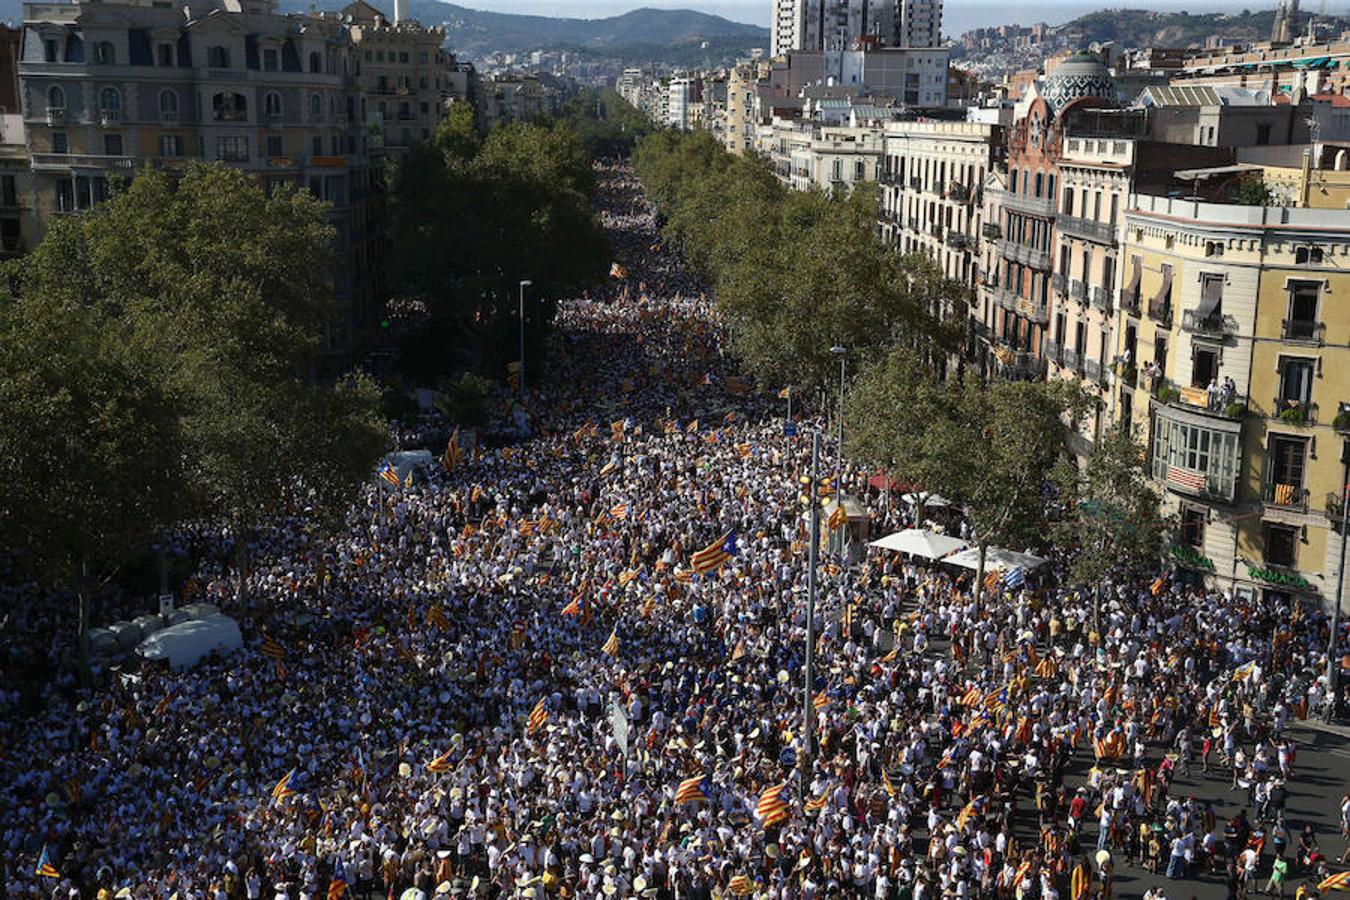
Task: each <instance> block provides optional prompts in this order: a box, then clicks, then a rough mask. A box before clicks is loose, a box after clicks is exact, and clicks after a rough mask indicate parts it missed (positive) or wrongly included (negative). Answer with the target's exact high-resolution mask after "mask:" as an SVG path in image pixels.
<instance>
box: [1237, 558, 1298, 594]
mask: <svg viewBox="0 0 1350 900" xmlns="http://www.w3.org/2000/svg"><path fill="white" fill-rule="evenodd" d="M1247 577H1248V578H1252V579H1255V580H1256V581H1264V582H1266V583H1267V584H1278V585H1282V586H1284V587H1295V588H1306V587H1310V585H1309V584H1308V579H1306V578H1304V577H1303V576H1302V575H1298V574H1296V573H1294V572H1280V571H1278V570H1276V569H1263V568H1261V567H1259V566H1254V565H1252V564H1251V563H1248V564H1247Z"/></svg>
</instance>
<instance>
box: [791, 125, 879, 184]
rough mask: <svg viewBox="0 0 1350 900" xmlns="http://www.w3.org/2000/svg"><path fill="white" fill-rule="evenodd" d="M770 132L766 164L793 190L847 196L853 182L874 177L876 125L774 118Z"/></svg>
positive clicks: (876, 161)
mask: <svg viewBox="0 0 1350 900" xmlns="http://www.w3.org/2000/svg"><path fill="white" fill-rule="evenodd" d="M772 134H773V136H772V138H771V139H770V142H769V146H770V150H769V154H768V155H769V161H770V164H771V165H772V166H773V169H774V172H775V173H776V174H777V175H778V178H779V180H780V181H782V182H783V183H784V184H786V185H788V186H789V187H791V188H792V189H793V190H797V191H807V190H811V189H812V188H819V189H820V190H822V191H825V192H826V193H830V194H840V195H847V194H848V193H850V192H852V190H853V188H854V187H855V186H856V185H858V184H861V183H862V182H871V181H876V180H877V177H878V172H879V167H880V164H881V155H882V137H881V131H880V129H878V128H874V127H871V126H864V127H858V128H854V127H850V126H847V125H819V124H816V123H812V122H801V121H793V120H783V119H775V120H774V121H773V124H772Z"/></svg>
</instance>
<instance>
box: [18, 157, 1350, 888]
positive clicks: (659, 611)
mask: <svg viewBox="0 0 1350 900" xmlns="http://www.w3.org/2000/svg"><path fill="white" fill-rule="evenodd" d="M598 175H599V177H600V179H601V187H600V190H599V192H598V198H599V199H598V202H599V203H600V206H601V211H602V214H603V219H604V224H605V226H606V228H607V229H608V230H609V231H610V235H611V237H612V239H613V242H614V246H615V257H616V267H615V271H614V273H613V274H614V276H615V277H613V278H612V279H611V281H610V283H609V284H608V285H607V286H605V287H604V288H603V289H601V290H598V291H595V292H592V293H591V294H589V295H587V296H584V297H580V298H575V299H572V300H569V301H567V302H565V303H563V304H562V306H561V309H560V312H559V322H558V326H559V327H558V330H557V332H556V333H555V337H554V339H553V343H552V347H551V350H550V353H549V357H548V359H547V360H546V361H543V360H541V361H540V362H539V365H540V366H542V367H543V369H544V371H546V372H547V379H546V381H545V382H544V384H543V386H542V387H540V388H538V389H536V390H535V391H533V393H532V396H531V397H530V400H529V408H528V416H527V417H525V418H527V424H528V427H529V430H530V433H529V436H528V437H522V436H520V435H518V434H513V432H512V428H513V427H514V424H513V423H514V422H515V421H516V420H515V418H514V417H512V416H509V415H506V414H502V415H500V416H499V419H500V421H501V423H502V424H501V425H500V426H498V427H496V428H492V429H488V430H487V431H486V433H485V434H484V439H483V441H482V443H481V445H480V446H478V447H472V446H470V442H468V441H467V435H465V434H461V433H459V432H456V431H455V430H454V428H453V423H450V422H448V421H445V420H443V419H439V418H435V417H433V418H430V419H425V420H422V421H419V422H417V423H407V424H406V426H405V427H404V430H403V431H402V432H401V433H400V435H399V439H400V443H401V449H403V450H413V449H418V448H424V447H425V448H429V449H431V450H432V451H433V453H434V454H435V456H436V459H435V460H434V462H432V463H431V464H427V465H421V466H417V467H415V468H414V469H413V470H412V474H411V476H410V477H405V478H401V479H399V480H400V485H399V486H398V487H394V486H393V485H391V484H386V483H383V482H376V481H374V480H373V481H372V483H371V485H370V486H369V488H368V489H367V490H366V492H365V495H364V499H363V502H362V504H361V505H359V506H358V507H357V508H354V509H352V510H351V512H350V515H349V516H348V518H347V520H346V522H345V524H343V525H342V526H341V527H340V528H338V529H337V530H336V533H331V532H324V531H321V530H319V529H318V528H316V527H315V525H316V523H314V522H312V521H310V520H309V519H308V518H307V517H306V514H305V511H304V510H303V509H300V508H296V509H294V510H292V511H291V512H290V513H289V514H288V515H287V516H286V517H284V518H282V519H281V520H280V521H278V522H276V523H275V524H274V526H272V527H270V528H269V529H267V530H266V531H265V532H264V533H263V535H262V537H261V539H260V542H259V545H258V546H257V547H256V548H255V550H254V554H253V559H252V566H251V569H250V574H249V578H248V583H247V585H246V587H247V590H246V591H245V595H244V596H245V599H244V600H243V601H242V602H243V604H244V605H243V606H241V605H240V602H241V601H239V600H238V599H236V585H235V584H234V582H233V580H232V578H231V577H229V575H228V573H227V572H226V570H225V569H224V564H223V563H222V562H206V563H203V564H202V568H201V570H200V571H198V573H197V574H196V576H195V578H194V582H193V584H194V591H193V593H192V595H191V596H190V597H189V598H187V599H188V600H195V601H199V602H207V603H211V604H214V605H216V606H218V607H220V608H221V609H222V611H224V612H226V613H228V614H229V615H231V616H234V617H236V618H237V619H238V620H239V622H240V624H241V627H242V630H243V635H244V649H243V650H242V651H240V652H237V653H234V654H232V655H230V656H228V657H226V658H224V659H221V660H214V661H208V662H205V663H203V664H201V665H199V666H196V667H194V668H190V669H187V670H185V671H181V672H170V671H167V670H152V671H146V672H142V673H139V674H128V675H126V676H125V677H114V678H113V679H112V681H113V686H112V687H111V689H110V690H109V691H107V692H104V693H100V694H96V695H88V698H87V699H79V695H78V694H77V693H76V692H75V691H73V690H64V691H61V692H53V693H52V694H51V696H50V698H49V705H48V707H47V709H46V711H45V712H44V713H43V714H42V715H41V716H39V717H37V718H36V719H33V718H26V717H19V716H17V715H12V716H7V718H6V720H5V721H4V723H3V724H4V729H3V739H2V740H3V754H0V800H3V803H4V808H5V810H6V812H5V814H4V816H3V825H0V835H2V836H3V840H4V842H5V847H6V850H7V851H8V852H7V853H6V854H5V858H4V863H3V865H4V866H5V867H6V874H5V881H6V883H7V884H8V886H9V894H10V896H14V897H38V896H42V897H56V896H62V897H69V898H75V897H77V896H79V892H78V891H77V890H73V889H72V888H73V887H74V886H75V885H77V884H78V885H86V886H87V885H93V884H96V885H98V887H99V890H98V897H99V900H103V898H105V897H108V898H112V897H126V896H132V897H138V898H139V897H143V898H152V897H153V898H159V900H227V898H229V900H234V898H247V900H253V898H260V897H263V896H273V897H275V898H277V900H283V898H285V900H296V898H298V900H313V898H316V897H320V896H341V895H342V892H343V888H344V887H345V888H346V889H347V890H349V891H351V892H352V893H354V894H355V895H356V896H358V897H373V896H380V897H390V898H399V897H405V898H408V900H413V898H422V897H425V898H428V900H431V898H434V896H435V895H437V894H442V895H449V896H454V897H467V896H479V897H545V896H548V897H578V898H580V897H584V898H607V897H660V898H674V897H680V898H711V897H723V896H732V895H736V896H759V897H772V898H802V900H812V898H819V897H874V898H911V900H933V898H937V897H943V898H946V897H952V898H970V897H999V898H1018V900H1032V898H1047V900H1049V898H1056V897H1059V896H1065V897H1071V898H1072V900H1084V898H1087V897H1091V896H1102V897H1141V896H1144V895H1145V894H1146V892H1147V893H1148V894H1149V895H1150V896H1151V897H1153V898H1160V897H1164V896H1166V897H1171V898H1174V900H1185V898H1188V897H1192V896H1194V897H1206V898H1208V897H1220V896H1224V897H1228V896H1237V895H1238V894H1239V893H1240V892H1245V893H1254V892H1257V891H1259V890H1262V889H1264V888H1265V885H1266V880H1267V878H1268V877H1269V876H1270V873H1271V870H1272V866H1276V865H1278V866H1279V867H1284V866H1285V865H1286V862H1285V861H1287V863H1288V875H1287V878H1286V880H1285V886H1284V888H1283V890H1284V892H1285V893H1288V894H1291V895H1292V894H1293V893H1294V890H1295V888H1296V887H1297V886H1298V885H1300V884H1302V883H1304V882H1305V881H1307V880H1308V879H1310V878H1311V879H1312V881H1313V883H1316V882H1319V881H1321V880H1323V879H1324V878H1326V877H1328V876H1330V875H1331V874H1333V873H1335V872H1337V871H1340V870H1341V869H1342V866H1341V865H1340V864H1339V860H1340V857H1341V854H1342V852H1343V850H1344V849H1345V841H1344V839H1343V838H1342V821H1343V809H1344V808H1345V805H1344V804H1345V800H1344V799H1343V798H1344V795H1345V784H1344V782H1345V778H1344V776H1345V773H1346V771H1347V768H1348V766H1347V764H1348V763H1350V759H1347V752H1350V751H1348V750H1347V747H1350V745H1348V744H1347V743H1346V741H1345V739H1344V737H1343V736H1342V735H1340V734H1338V733H1336V732H1335V731H1331V730H1320V729H1313V728H1311V727H1309V725H1308V724H1306V723H1304V722H1301V721H1300V720H1301V719H1302V718H1303V717H1305V716H1308V715H1317V714H1319V713H1320V706H1321V704H1322V699H1323V688H1322V686H1321V684H1320V682H1319V681H1318V678H1319V677H1320V674H1321V671H1322V670H1321V667H1322V666H1323V665H1324V663H1325V657H1324V653H1323V650H1322V648H1323V647H1324V645H1325V640H1326V637H1325V636H1326V629H1327V622H1326V619H1325V617H1324V615H1323V614H1322V613H1321V612H1320V611H1318V610H1315V609H1312V608H1306V609H1305V608H1302V607H1294V606H1289V605H1287V601H1280V600H1277V599H1265V598H1256V599H1252V600H1243V601H1237V600H1232V599H1228V598H1224V597H1222V596H1220V595H1206V594H1205V593H1203V592H1201V591H1197V590H1196V589H1194V588H1192V587H1188V586H1186V585H1183V584H1181V583H1177V582H1174V581H1172V580H1170V579H1168V578H1165V577H1160V578H1158V579H1157V580H1150V581H1145V582H1142V583H1130V584H1115V583H1111V584H1107V585H1104V590H1103V593H1104V599H1103V601H1102V603H1101V609H1100V618H1099V621H1098V622H1094V620H1096V619H1097V616H1096V614H1095V611H1094V602H1093V598H1091V597H1088V596H1085V595H1082V594H1079V593H1074V592H1073V591H1070V590H1068V589H1066V588H1063V587H1061V586H1060V585H1061V582H1060V580H1059V574H1060V573H1061V572H1062V570H1063V565H1064V560H1063V558H1062V557H1060V556H1059V555H1057V554H1053V553H1052V554H1050V558H1049V560H1048V562H1046V564H1045V565H1044V566H1042V567H1041V568H1039V569H1037V570H1036V571H1035V572H1030V571H1023V570H1021V569H1018V570H1015V572H1014V571H1009V572H1007V573H1006V577H1001V576H1000V574H999V572H998V571H994V572H993V574H992V577H990V578H988V579H986V581H985V583H984V584H982V585H976V584H975V583H974V582H975V578H974V575H973V573H972V572H971V571H970V570H969V569H964V568H961V567H959V566H956V565H951V564H950V563H946V562H939V561H930V560H926V559H923V558H921V557H919V556H913V555H909V556H906V555H901V554H899V553H895V552H890V551H884V550H877V549H867V548H866V546H865V544H866V542H867V541H869V540H872V539H876V538H878V537H881V536H883V535H888V534H891V533H893V532H896V531H898V530H900V529H903V528H906V527H907V526H911V525H918V526H923V525H925V524H927V522H916V521H915V515H916V513H915V508H914V507H913V506H912V505H910V504H908V503H906V502H905V500H904V499H903V498H902V497H901V496H900V495H901V493H902V492H903V489H902V488H900V487H897V488H896V489H895V490H889V489H888V488H889V487H891V486H890V485H889V484H887V483H886V482H885V480H884V479H881V480H880V481H877V480H875V476H876V474H877V473H875V472H872V471H863V470H858V469H854V468H853V467H850V466H847V465H846V466H844V467H843V469H842V471H841V470H840V469H839V465H838V461H837V455H836V449H835V445H834V442H833V440H832V435H833V431H832V429H830V430H826V429H829V423H827V422H825V421H824V420H823V419H819V418H812V417H810V416H808V417H806V418H801V419H800V421H797V422H795V423H794V425H793V427H791V428H785V416H786V413H787V405H788V403H789V402H790V400H791V399H792V398H790V394H789V392H787V391H785V390H784V389H785V388H787V387H788V386H787V385H763V384H754V383H752V382H750V381H749V380H748V379H746V378H743V377H741V376H742V373H739V372H738V371H737V370H736V368H735V366H734V363H733V361H732V360H731V358H730V356H729V355H728V354H727V348H726V346H725V344H724V333H723V329H722V327H721V325H720V324H719V321H718V317H717V315H716V313H715V311H714V307H713V299H712V298H711V297H710V296H708V295H707V293H706V291H705V289H704V288H703V286H702V285H700V283H699V282H698V281H697V280H696V279H694V278H693V277H691V276H690V275H689V274H688V273H687V272H686V270H685V268H684V266H683V264H682V262H681V260H680V259H679V257H678V256H677V255H676V254H675V253H674V252H672V249H671V248H670V247H668V246H666V245H665V244H664V243H663V241H662V239H661V237H660V234H659V231H658V229H657V227H656V222H655V215H654V211H653V209H652V208H651V206H650V205H649V204H648V203H647V201H646V200H645V198H644V197H643V195H642V193H641V190H640V187H639V185H638V183H637V180H636V178H635V177H634V175H633V174H632V172H631V170H630V169H629V168H627V167H626V166H621V165H602V166H600V167H599V172H598ZM798 408H800V404H799V405H798ZM816 429H821V430H823V431H824V433H825V434H826V435H827V437H826V439H825V440H823V441H822V444H823V448H822V449H823V453H822V461H821V465H820V478H819V479H818V480H817V481H816V482H815V483H811V482H810V481H809V480H804V479H807V478H808V476H809V473H810V468H811V461H810V457H811V433H812V431H813V430H816ZM452 435H453V436H454V437H453V438H452ZM461 441H463V443H461ZM447 442H450V443H449V446H448V447H447ZM442 448H445V449H444V451H443V450H442ZM442 453H444V457H445V458H444V459H442V458H440V457H441V456H442ZM841 492H842V493H843V494H844V495H845V496H846V498H847V503H846V504H845V505H844V507H843V509H842V510H840V507H839V504H838V499H839V497H840V494H841ZM813 495H814V496H815V497H816V498H817V499H820V498H823V499H824V500H825V503H824V505H823V506H824V509H823V514H822V516H821V520H820V528H821V529H822V531H823V532H824V535H825V538H824V549H823V550H822V552H821V559H820V566H819V599H818V603H817V607H816V613H817V616H816V621H815V623H814V633H815V637H816V641H815V644H816V645H815V646H814V647H813V648H809V647H808V646H807V639H806V635H807V626H808V622H807V614H806V609H807V585H808V572H807V564H808V560H809V559H810V558H811V555H810V553H809V552H808V550H809V544H810V535H809V531H808V525H807V521H806V520H807V518H809V517H808V516H804V513H805V511H806V510H807V509H808V507H809V506H810V505H811V503H812V500H811V497H812V496H813ZM930 518H931V519H933V520H935V524H936V525H938V526H940V527H941V528H942V529H943V530H945V531H946V535H930V537H934V538H937V537H945V538H959V537H960V536H961V535H962V534H963V526H962V523H961V521H960V517H959V515H958V514H957V513H956V511H955V510H945V509H942V508H940V507H937V506H936V505H934V506H933V507H930V509H929V510H928V512H927V514H926V516H925V519H930ZM176 539H177V540H178V541H179V543H180V545H181V547H183V548H191V549H192V550H193V551H194V553H196V554H198V558H201V559H204V560H213V561H214V560H224V559H227V558H228V554H227V553H226V552H225V550H226V549H227V547H228V541H229V536H228V535H226V534H224V533H220V532H218V531H215V530H212V529H208V528H205V527H203V528H201V529H198V530H192V531H186V530H185V531H183V532H182V533H180V534H179V535H177V538H176ZM849 554H856V557H857V558H856V560H855V561H853V562H852V563H850V562H849V559H848V555H849ZM1273 596H1274V595H1272V597H1273ZM14 615H15V616H16V617H17V620H19V624H20V627H23V628H26V629H27V631H28V633H29V634H31V635H33V644H34V646H43V645H45V644H46V643H48V642H51V641H53V640H54V635H55V634H56V633H57V630H58V629H59V628H62V627H66V623H64V622H58V621H55V620H53V619H49V618H47V617H45V616H44V615H43V614H42V613H40V612H27V611H25V610H22V609H20V610H15V611H14ZM1094 629H1099V631H1100V634H1098V630H1094ZM809 650H813V651H814V659H813V664H814V666H815V679H814V682H813V683H812V684H811V685H810V687H809V689H808V688H807V686H806V684H805V675H804V671H803V670H804V666H805V665H806V661H807V658H808V651H809ZM64 687H66V688H69V687H70V685H69V684H67V685H65V686H64ZM808 698H809V699H808ZM808 706H809V708H810V710H811V713H810V715H811V718H812V720H813V721H814V723H815V724H814V733H807V732H804V730H803V719H804V717H805V715H806V709H807V707H808ZM1202 756H1204V757H1207V759H1208V764H1209V767H1210V769H1211V772H1210V774H1208V775H1202V774H1201V772H1200V769H1201V758H1202ZM1187 765H1188V766H1189V771H1188V772H1179V771H1178V770H1179V769H1183V768H1185V767H1187ZM1235 779H1236V780H1237V781H1236V783H1237V784H1238V786H1237V787H1236V788H1235V787H1233V785H1234V784H1235ZM1305 828H1306V829H1310V830H1309V831H1308V832H1307V835H1306V836H1305V834H1304V829H1305ZM1313 841H1315V843H1316V848H1320V849H1315V848H1314V847H1313V845H1312V843H1311V842H1313ZM1281 857H1282V861H1279V862H1278V863H1277V859H1280V858H1281ZM1140 859H1148V860H1150V861H1151V862H1150V864H1151V865H1152V867H1153V872H1152V873H1149V872H1146V871H1145V870H1144V869H1143V868H1141V866H1140V865H1139V864H1138V860H1140ZM44 866H46V867H48V869H49V870H50V872H48V873H47V875H46V876H39V875H37V874H34V873H35V872H37V871H41V870H42V868H43V867H44ZM53 873H54V877H53ZM1169 874H1170V876H1171V877H1169ZM335 885H338V887H337V889H336V894H334V893H333V892H334V886H335ZM1155 889H1156V890H1155ZM86 890H88V888H87V887H86ZM408 891H412V892H413V893H412V894H408V893H407V892H408Z"/></svg>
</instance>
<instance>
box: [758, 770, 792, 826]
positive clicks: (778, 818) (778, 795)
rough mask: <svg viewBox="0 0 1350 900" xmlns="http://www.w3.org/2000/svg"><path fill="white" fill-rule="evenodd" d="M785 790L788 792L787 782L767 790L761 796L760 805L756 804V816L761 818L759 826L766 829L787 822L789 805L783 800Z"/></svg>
mask: <svg viewBox="0 0 1350 900" xmlns="http://www.w3.org/2000/svg"><path fill="white" fill-rule="evenodd" d="M785 790H787V782H786V781H785V782H783V783H782V784H776V785H774V786H773V787H770V788H766V789H765V790H764V793H762V794H760V795H759V803H757V804H755V815H756V816H758V817H759V824H760V825H761V826H763V827H764V828H768V827H769V826H771V825H777V824H778V823H779V822H785V821H787V818H788V803H787V801H786V800H784V799H783V791H785Z"/></svg>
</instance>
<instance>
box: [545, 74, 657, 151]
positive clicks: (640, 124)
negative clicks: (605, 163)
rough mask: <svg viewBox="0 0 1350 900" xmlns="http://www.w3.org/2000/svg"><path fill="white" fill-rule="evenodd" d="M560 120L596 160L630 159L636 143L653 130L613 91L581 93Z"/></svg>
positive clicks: (647, 121) (591, 89)
mask: <svg viewBox="0 0 1350 900" xmlns="http://www.w3.org/2000/svg"><path fill="white" fill-rule="evenodd" d="M559 118H560V120H561V121H563V122H566V123H567V126H568V127H569V128H570V129H571V130H572V131H574V132H576V135H577V137H578V138H580V139H581V141H582V143H584V144H585V145H586V150H587V151H588V152H589V153H590V155H591V156H592V157H593V158H596V159H602V158H614V157H626V156H628V155H629V154H631V153H632V152H633V145H634V143H635V142H636V141H637V140H638V139H639V138H641V137H643V136H645V135H646V134H648V133H649V132H650V131H651V130H652V125H651V122H650V121H649V120H648V119H647V117H646V116H645V115H643V113H642V111H641V110H639V109H638V108H637V107H635V106H633V105H632V104H631V103H629V102H628V101H627V100H625V99H623V97H621V96H619V95H618V93H616V92H615V91H613V90H605V91H597V90H595V89H594V88H584V89H582V90H581V92H580V93H578V94H577V96H575V97H573V98H572V99H571V100H569V101H568V102H567V104H566V105H565V106H564V107H563V110H562V114H561V115H560V117H559Z"/></svg>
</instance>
